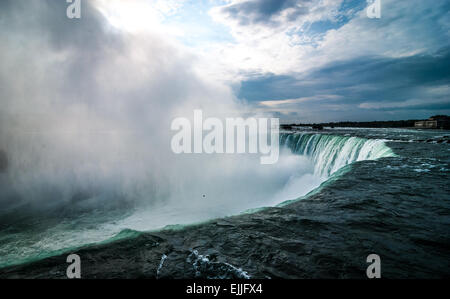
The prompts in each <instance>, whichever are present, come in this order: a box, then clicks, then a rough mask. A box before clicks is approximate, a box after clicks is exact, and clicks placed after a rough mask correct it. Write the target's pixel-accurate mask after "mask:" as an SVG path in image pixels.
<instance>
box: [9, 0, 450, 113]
mask: <svg viewBox="0 0 450 299" xmlns="http://www.w3.org/2000/svg"><path fill="white" fill-rule="evenodd" d="M32 2H33V4H30V1H17V0H16V1H10V0H2V1H1V2H0V6H1V7H0V38H1V41H2V43H1V45H0V55H1V56H0V57H1V59H2V60H3V61H2V65H1V67H2V70H1V71H0V79H1V81H0V84H1V86H3V88H2V89H1V90H0V94H1V96H2V98H3V99H5V98H8V97H9V98H11V97H17V95H18V94H19V93H18V92H17V89H21V88H22V89H23V88H27V89H28V90H33V94H34V95H35V96H39V94H40V93H42V94H43V95H45V98H46V99H47V98H48V97H49V92H48V89H50V88H52V86H51V83H49V82H47V81H46V82H45V85H44V84H43V85H40V83H39V82H40V81H41V79H42V78H41V77H42V76H43V75H42V73H45V69H46V68H47V65H46V64H47V63H48V64H52V67H53V68H54V63H55V61H56V60H58V59H61V57H62V56H61V55H63V54H64V53H65V54H67V53H68V52H67V51H70V50H68V49H71V47H72V48H76V49H77V50H76V51H72V54H73V53H75V55H76V56H77V60H76V62H72V60H70V61H71V63H79V62H80V61H82V64H81V65H83V66H84V67H83V68H80V67H78V69H77V68H75V72H74V71H72V72H71V73H70V83H68V82H65V83H64V84H58V86H57V87H58V88H59V89H60V92H61V89H63V90H64V92H65V94H67V95H68V96H69V97H77V96H83V97H85V96H86V93H83V92H80V90H79V89H76V88H74V86H75V87H79V86H81V85H82V86H84V88H87V89H88V90H90V91H92V92H89V95H92V94H93V93H95V92H97V90H98V87H94V86H92V85H95V84H97V83H98V80H95V79H93V76H94V74H92V72H91V70H92V68H90V67H86V66H94V65H100V64H101V65H102V70H103V71H104V72H105V73H111V72H122V73H123V72H124V70H121V69H120V67H121V66H122V65H126V61H122V62H121V63H118V59H117V57H116V56H114V55H112V53H113V52H116V54H117V53H120V51H122V50H121V49H123V48H124V47H127V46H129V43H133V45H134V49H142V50H143V51H144V50H145V51H148V52H145V51H144V52H143V53H140V54H139V55H146V56H147V58H146V59H145V60H139V59H138V58H136V57H137V56H136V55H134V54H135V53H131V54H130V52H127V53H128V54H130V55H131V57H132V58H133V62H134V63H136V62H139V63H141V66H142V67H145V63H148V64H149V65H155V64H156V65H157V66H158V67H160V68H161V69H159V70H160V71H161V73H162V74H161V77H162V79H161V80H160V81H161V82H163V84H156V85H155V82H154V81H155V79H154V77H152V78H153V79H152V80H153V81H152V84H150V85H146V84H145V82H140V84H141V85H140V88H139V89H136V91H134V92H133V95H134V96H136V97H139V98H141V99H142V101H144V99H143V98H145V97H146V95H147V94H149V93H154V92H155V91H154V90H153V91H149V89H150V87H152V88H154V89H158V88H162V87H160V86H163V88H165V89H167V90H170V92H164V91H161V90H158V95H159V96H160V97H164V99H163V100H162V102H163V103H167V104H168V103H171V102H173V103H178V102H179V101H180V100H179V99H178V98H179V97H180V96H182V94H183V92H180V93H176V92H174V90H177V88H179V87H180V86H185V85H188V86H189V89H192V88H195V87H196V86H197V83H189V84H187V83H185V82H186V80H188V79H185V78H190V77H192V76H197V77H198V81H195V82H202V83H201V84H200V83H198V84H200V85H201V86H203V84H205V82H215V83H216V84H217V88H219V89H220V92H219V93H220V96H217V97H215V95H214V91H210V90H209V89H208V91H205V93H206V95H207V96H208V97H210V98H211V101H217V102H220V101H224V98H226V97H230V98H233V100H234V101H237V102H238V103H241V104H242V110H245V111H247V112H248V111H250V112H252V111H254V112H258V113H266V112H267V113H271V114H272V115H275V116H278V117H280V118H281V119H282V121H284V122H290V121H298V122H321V121H343V120H355V121H363V120H390V119H393V120H395V119H418V118H428V117H429V116H431V115H434V114H450V85H449V84H450V31H449V30H450V13H449V11H450V2H449V1H448V0H433V1H423V0H403V1H402V0H381V3H382V12H381V18H380V19H370V18H368V17H367V14H366V8H367V6H368V5H369V3H368V2H367V1H366V0H231V1H219V0H177V1H175V0H155V1H150V0H127V1H121V0H93V1H86V0H82V7H83V9H82V18H81V19H80V20H75V19H74V20H69V19H67V18H66V16H65V8H66V7H67V5H68V4H66V3H65V1H63V0H61V1H60V2H61V3H58V4H51V3H52V2H53V3H55V2H58V0H52V1H48V0H42V1H32ZM143 33H145V35H143ZM124 36H135V37H139V36H146V37H147V38H145V39H144V40H142V44H145V47H142V48H141V47H140V45H141V44H140V41H139V38H134V39H129V38H125V37H124ZM148 36H153V37H154V38H153V39H152V40H151V41H149V39H148ZM24 40H26V42H25V41H24ZM6 42H8V43H9V44H8V45H5V43H6ZM127 43H128V45H126V46H124V44H127ZM149 44H151V45H149ZM162 44H164V45H170V47H169V46H167V49H166V48H165V47H166V46H164V47H163V46H159V45H162ZM49 45H50V46H49ZM83 45H85V47H83ZM27 47H28V48H27ZM39 47H43V48H45V49H47V48H49V47H51V54H48V53H50V52H48V51H47V52H46V53H47V54H46V56H44V57H42V59H41V60H40V62H36V61H38V60H39V59H40V56H39V55H40V51H39V50H38V49H40V48H39ZM13 49H17V51H15V50H14V51H13ZM20 51H26V52H27V53H28V55H25V54H24V53H22V54H23V55H19V54H17V52H20ZM136 51H137V50H136ZM154 51H159V52H161V51H162V52H164V53H166V54H165V55H163V54H161V55H159V54H158V55H155V54H154V53H155V52H154ZM13 52H14V53H13ZM159 52H158V53H159ZM119 56H120V55H119ZM25 57H26V58H25ZM11 58H15V59H16V60H14V59H12V60H11ZM108 59H114V63H112V64H111V65H115V66H117V68H113V67H111V69H107V70H105V68H106V67H105V65H108V64H109V62H111V61H108ZM152 59H154V60H155V61H152ZM7 60H9V61H10V62H9V64H8V63H4V61H7ZM136 60H138V61H136ZM156 60H158V61H156ZM169 60H173V61H174V63H172V64H167V61H169ZM14 61H15V62H16V65H15V66H17V62H20V63H21V64H22V66H23V68H32V71H33V72H31V73H30V72H26V74H23V75H22V77H21V78H18V77H17V76H16V77H15V78H12V77H10V76H11V73H8V71H11V70H12V69H13V68H14V67H13V66H11V65H10V64H13V62H14ZM74 61H75V60H74ZM160 62H161V63H160ZM164 63H166V64H167V65H169V66H168V67H170V72H166V71H164V70H165V69H164V66H162V65H164ZM8 66H9V69H7V67H8ZM176 68H179V69H178V70H176ZM37 69H38V70H39V72H37ZM52 70H53V71H52V72H51V74H50V75H51V76H52V78H54V80H56V81H57V80H58V77H59V76H58V75H57V74H55V72H54V69H52ZM141 71H142V70H141V69H139V68H133V69H132V70H129V69H128V68H127V69H126V72H127V75H129V76H131V77H133V78H136V80H141V79H142V78H145V76H144V77H142V78H141V77H140V75H139V74H141ZM32 73H39V77H33V75H32ZM95 74H96V75H98V73H97V72H96V73H95ZM23 76H27V78H24V77H23ZM36 76H37V75H36ZM156 76H157V75H156ZM172 76H173V78H172ZM13 79H14V80H15V81H14V82H15V83H14V86H15V87H14V88H15V89H14V90H12V89H11V87H10V85H11V84H10V83H9V82H10V80H13ZM110 79H114V78H110ZM116 79H117V78H116ZM18 80H19V81H20V82H22V83H23V81H26V82H28V81H27V80H32V81H34V84H33V87H32V88H31V89H30V87H29V85H30V83H29V82H28V83H23V84H22V85H20V84H18V83H17V81H18ZM117 80H119V79H117ZM142 80H144V79H142ZM189 80H191V79H189ZM56 81H53V82H56ZM119 81H121V82H120V84H122V83H123V82H122V81H123V80H119ZM189 82H190V81H189ZM55 84H56V83H55ZM1 86H0V87H1ZM118 86H121V85H117V86H116V89H119V88H120V87H118ZM142 86H147V87H146V88H142ZM124 88H125V87H124ZM126 88H128V89H127V90H129V86H127V87H126ZM183 88H185V87H183ZM199 88H200V89H201V88H203V87H199ZM226 89H229V90H230V93H229V94H228V92H227V91H226ZM201 90H202V89H201ZM138 91H142V92H141V93H139V92H138ZM120 93H121V92H119V91H117V92H116V93H114V96H116V95H117V94H120ZM24 94H26V92H24V93H22V97H24V96H25V95H24ZM194 94H195V93H194ZM102 95H103V96H104V94H102ZM127 95H128V96H129V94H127ZM26 96H28V95H26ZM189 96H190V97H192V96H193V95H192V94H189ZM172 97H176V99H173V98H172ZM85 100H86V101H89V99H85ZM42 101H44V102H45V103H46V104H48V101H46V100H42ZM163 103H160V104H159V105H164V104H163ZM4 104H5V103H4ZM168 105H169V104H168ZM3 106H4V107H3V109H7V108H5V105H3ZM9 106H11V105H9Z"/></svg>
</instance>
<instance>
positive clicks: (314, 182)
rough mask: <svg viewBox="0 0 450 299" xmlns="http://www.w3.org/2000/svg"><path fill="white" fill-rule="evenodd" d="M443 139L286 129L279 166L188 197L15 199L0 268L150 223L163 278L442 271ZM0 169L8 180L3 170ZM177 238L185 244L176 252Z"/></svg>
mask: <svg viewBox="0 0 450 299" xmlns="http://www.w3.org/2000/svg"><path fill="white" fill-rule="evenodd" d="M448 135H449V134H448V132H445V131H442V132H441V131H417V130H403V129H329V130H325V131H321V132H317V131H310V130H307V129H299V130H294V131H286V132H282V133H281V134H280V145H281V155H280V161H279V163H278V165H277V166H275V168H271V169H270V171H267V172H262V173H261V172H260V171H253V170H252V168H251V165H253V164H251V163H249V164H248V165H243V166H242V167H241V168H239V169H238V170H236V169H233V170H232V171H231V172H228V173H225V172H221V171H220V170H218V174H216V175H213V176H211V180H210V181H209V182H208V184H207V185H209V186H208V187H205V188H204V190H202V192H201V193H200V194H196V192H197V191H196V192H194V193H189V192H187V194H189V196H192V197H195V199H191V200H190V203H191V204H189V205H186V204H177V202H176V201H175V202H174V201H162V202H160V203H158V204H152V205H149V206H142V205H139V206H136V205H123V204H120V205H116V204H112V205H109V206H108V204H107V201H104V203H105V204H104V206H103V207H102V206H96V208H95V209H92V208H91V207H92V206H91V205H89V202H90V201H93V200H95V201H98V200H99V199H98V198H97V197H98V195H96V197H95V198H91V196H90V195H77V196H79V197H80V198H82V199H80V200H75V201H74V203H73V204H72V205H69V206H65V207H57V208H54V209H46V210H45V212H43V211H42V210H41V211H36V209H27V208H26V207H24V206H19V207H17V206H12V207H11V208H8V209H4V210H2V211H1V214H0V267H1V268H3V269H5V272H4V274H3V275H6V276H8V275H9V274H8V273H12V272H9V271H13V270H11V269H14V267H13V268H11V267H10V266H13V265H19V264H24V263H26V262H35V261H38V260H42V259H45V258H48V257H51V256H58V255H59V254H62V253H67V252H72V251H75V250H78V249H79V248H81V247H84V248H89V246H90V245H92V244H110V245H104V246H109V248H113V247H114V245H112V244H115V243H114V241H116V242H118V240H135V241H129V242H135V243H134V244H135V245H133V246H134V247H139V246H140V245H139V244H140V243H139V242H141V241H142V240H141V241H139V240H138V239H139V238H143V237H142V233H141V232H144V231H152V232H153V233H155V234H158V238H162V239H160V240H158V241H157V242H156V241H155V242H156V243H158V244H165V243H171V242H172V245H170V246H168V245H167V246H168V247H167V248H171V249H167V248H166V247H164V246H165V245H158V246H163V247H164V248H165V249H164V248H163V247H161V248H163V249H161V250H162V252H160V249H158V250H156V249H155V250H153V251H151V252H152V253H151V254H150V253H149V255H152V254H154V257H153V259H156V261H155V264H159V262H157V261H158V260H159V258H160V257H161V255H162V256H165V258H164V259H163V262H165V260H166V258H167V264H168V266H167V267H166V268H165V271H167V273H166V274H167V277H190V276H197V277H198V276H200V277H202V276H205V277H230V276H231V277H235V276H237V277H241V278H248V277H262V278H264V277H285V278H286V277H287V278H292V277H325V278H326V277H360V276H359V275H363V274H362V273H364V269H365V268H364V265H365V257H366V256H367V255H368V254H370V253H377V254H379V255H380V256H382V257H384V258H385V260H384V264H383V265H385V266H384V268H383V269H386V270H385V272H386V273H387V275H388V276H389V275H391V276H393V277H435V276H437V277H448V276H449V274H450V273H449V270H448V269H449V266H450V265H449V261H450V251H449V249H450V229H449V228H450V226H449V225H450V217H449V216H450V196H449V194H450V193H449V191H450V187H449V185H450V184H449V175H450V174H449V173H450V144H449V143H448V142H449V137H448ZM1 175H2V177H1V179H2V182H1V183H2V184H6V183H7V179H8V178H7V174H1ZM249 177H251V178H252V179H248V178H249ZM180 202H182V203H184V201H182V200H180ZM84 207H85V208H84ZM232 215H238V216H234V217H230V216H232ZM210 219H219V220H213V222H211V221H209V222H207V221H208V220H210ZM214 221H215V222H214ZM203 222H206V223H204V224H200V225H197V226H195V228H192V226H190V224H193V223H203ZM161 234H162V235H161ZM148 238H150V237H148ZM166 238H167V239H166ZM255 239H256V241H255ZM174 240H178V241H174ZM252 240H253V241H252ZM145 242H147V243H145V244H147V245H145V246H148V242H150V241H149V240H148V239H146V241H145ZM180 242H181V243H183V248H185V249H186V252H184V251H183V250H179V252H178V251H177V250H174V249H173V248H174V247H176V246H178V245H176V246H175V245H174V244H179V243H180ZM156 243H155V244H156ZM225 244H227V245H225ZM155 246H156V245H155ZM180 246H181V245H180ZM134 247H133V248H134ZM244 247H245V249H243V248H244ZM116 249H117V248H116ZM86 250H88V249H86ZM115 252H116V253H117V254H119V255H123V253H119V252H120V249H117V250H116V251H115ZM130 252H132V251H130ZM181 252H184V253H181ZM207 254H208V255H207ZM149 259H152V258H149ZM177 259H178V260H182V261H183V262H182V263H184V264H187V265H191V266H192V269H193V270H192V269H191V270H192V271H191V272H192V273H191V272H189V271H188V270H186V269H184V270H183V271H181V270H180V268H177V267H180V266H179V264H178V266H177V265H176V263H175V261H176V260H177ZM171 260H172V262H173V263H174V264H173V265H174V266H172V268H171V266H170V265H169V264H170V261H171ZM161 264H162V263H161ZM233 265H234V266H233ZM199 267H200V269H203V270H199ZM238 270H239V271H238ZM152 271H153V270H152ZM180 271H181V272H183V273H184V274H183V275H182V274H180V273H179V272H180ZM224 271H225V272H224ZM153 272H155V271H153ZM156 272H158V275H161V273H160V272H161V269H159V268H158V269H157V271H156ZM156 272H155V273H156ZM5 273H6V274H5ZM214 273H216V275H215V274H214ZM224 273H225V274H224ZM233 273H234V274H233ZM0 274H1V270H0ZM140 275H142V273H141V274H140ZM100 276H101V275H100ZM136 276H139V275H136ZM95 277H97V276H95ZM117 277H121V275H120V274H117Z"/></svg>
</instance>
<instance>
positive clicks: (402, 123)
mask: <svg viewBox="0 0 450 299" xmlns="http://www.w3.org/2000/svg"><path fill="white" fill-rule="evenodd" d="M419 121H423V120H398V121H370V122H351V121H345V122H328V123H312V124H304V123H291V124H281V125H280V127H281V128H282V129H290V128H293V127H312V128H314V129H319V130H320V129H323V128H369V129H372V128H386V129H389V128H391V129H396V128H397V129H414V130H449V128H448V127H447V128H423V127H422V128H421V127H416V126H415V123H416V122H419Z"/></svg>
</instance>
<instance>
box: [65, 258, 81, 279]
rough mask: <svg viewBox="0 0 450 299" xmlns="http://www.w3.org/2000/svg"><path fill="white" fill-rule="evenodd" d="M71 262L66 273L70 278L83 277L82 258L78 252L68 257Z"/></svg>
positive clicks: (67, 260) (68, 261)
mask: <svg viewBox="0 0 450 299" xmlns="http://www.w3.org/2000/svg"><path fill="white" fill-rule="evenodd" d="M66 262H67V263H70V265H69V267H67V271H66V275H67V278H69V279H74V278H81V259H80V256H79V255H78V254H71V255H69V256H68V257H67V259H66Z"/></svg>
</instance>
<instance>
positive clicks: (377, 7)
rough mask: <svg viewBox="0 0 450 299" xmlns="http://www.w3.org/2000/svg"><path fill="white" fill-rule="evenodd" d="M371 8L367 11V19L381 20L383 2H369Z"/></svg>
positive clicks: (370, 0) (379, 0)
mask: <svg viewBox="0 0 450 299" xmlns="http://www.w3.org/2000/svg"><path fill="white" fill-rule="evenodd" d="M367 2H368V3H369V6H368V7H367V9H366V13H367V17H368V18H369V19H380V18H381V0H367Z"/></svg>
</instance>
